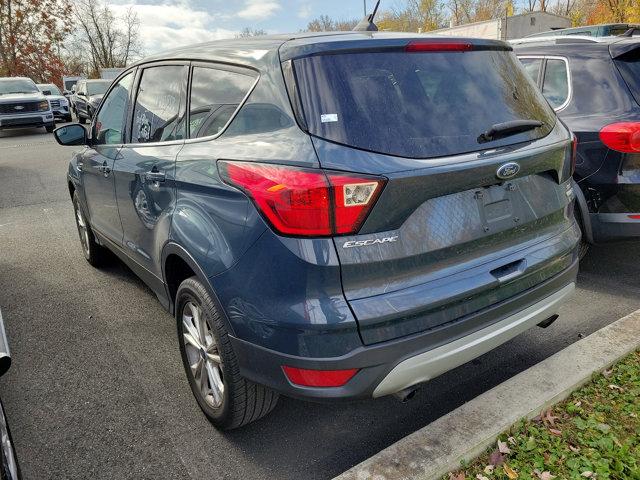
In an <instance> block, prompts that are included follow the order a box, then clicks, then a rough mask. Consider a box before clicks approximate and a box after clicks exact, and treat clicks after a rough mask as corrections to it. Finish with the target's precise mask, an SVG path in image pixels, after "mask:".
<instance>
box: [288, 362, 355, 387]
mask: <svg viewBox="0 0 640 480" xmlns="http://www.w3.org/2000/svg"><path fill="white" fill-rule="evenodd" d="M282 370H283V371H284V374H285V375H286V376H287V378H288V379H289V381H290V382H291V383H294V384H296V385H301V386H303V387H341V386H343V385H344V384H345V383H347V382H348V381H349V380H351V379H352V378H353V376H354V375H355V374H356V373H357V372H358V369H357V368H350V369H348V370H307V369H305V368H295V367H288V366H286V365H284V366H283V367H282Z"/></svg>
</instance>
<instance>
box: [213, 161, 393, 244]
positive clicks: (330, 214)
mask: <svg viewBox="0 0 640 480" xmlns="http://www.w3.org/2000/svg"><path fill="white" fill-rule="evenodd" d="M219 167H220V175H221V177H222V178H223V180H224V181H225V182H226V183H228V184H230V185H233V186H235V187H238V188H240V189H241V190H243V191H244V192H245V193H246V194H247V195H248V196H249V197H251V199H252V200H253V201H254V203H255V204H256V206H257V207H258V209H259V210H260V212H261V213H262V214H263V215H264V216H265V217H266V219H267V220H268V221H269V223H270V224H271V225H272V226H273V228H274V229H275V230H276V231H277V232H278V233H281V234H284V235H295V236H303V237H321V236H331V235H347V234H351V233H355V232H357V231H358V230H359V228H360V226H361V225H362V222H364V219H365V218H366V216H367V214H368V213H369V211H370V210H371V207H372V206H373V204H374V203H375V202H376V200H377V198H378V196H379V194H380V192H381V191H382V186H383V185H384V179H380V178H377V177H371V176H361V175H357V174H343V173H337V172H329V171H325V170H320V169H309V168H298V167H289V166H283V165H273V164H265V163H255V162H228V161H221V162H219Z"/></svg>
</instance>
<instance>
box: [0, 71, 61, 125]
mask: <svg viewBox="0 0 640 480" xmlns="http://www.w3.org/2000/svg"><path fill="white" fill-rule="evenodd" d="M26 127H44V128H45V130H46V131H47V132H49V133H50V132H53V129H54V128H55V123H54V119H53V111H52V110H51V105H50V104H49V101H48V100H47V98H46V97H45V96H44V95H43V94H42V93H41V92H40V90H38V87H37V86H36V84H35V83H34V82H33V80H31V79H30V78H26V77H4V78H0V130H4V129H7V128H26Z"/></svg>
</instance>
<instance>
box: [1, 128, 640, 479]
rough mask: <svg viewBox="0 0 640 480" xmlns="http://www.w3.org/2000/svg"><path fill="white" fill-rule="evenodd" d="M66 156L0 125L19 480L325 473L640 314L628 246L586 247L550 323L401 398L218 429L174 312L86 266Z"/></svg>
mask: <svg viewBox="0 0 640 480" xmlns="http://www.w3.org/2000/svg"><path fill="white" fill-rule="evenodd" d="M43 131H44V130H42V132H43ZM71 151H72V149H69V148H63V147H60V146H58V145H57V144H56V143H55V141H54V139H53V137H52V135H47V134H44V133H41V130H15V131H6V132H0V308H1V309H2V313H3V316H4V319H5V324H6V328H7V333H8V336H9V341H10V345H11V349H12V355H13V366H12V368H11V370H10V372H9V373H8V374H7V375H6V376H5V377H3V378H2V379H1V380H0V395H1V397H2V400H3V402H4V405H5V408H6V410H7V414H8V417H9V421H10V424H11V428H12V432H13V437H14V441H15V444H16V450H17V454H18V457H19V460H20V463H21V467H22V470H23V474H24V478H25V479H26V480H31V479H43V480H44V479H67V478H73V479H89V478H90V479H113V478H136V479H142V478H155V479H158V478H162V479H165V478H166V479H168V478H171V479H174V478H176V479H179V478H192V479H205V478H216V479H218V478H221V479H236V478H242V479H245V480H246V479H260V478H270V479H273V478H278V479H280V478H284V479H302V478H304V479H314V478H319V479H327V478H331V477H332V476H334V475H336V474H339V473H341V472H342V471H344V470H346V469H347V468H349V467H350V466H352V465H354V464H356V463H358V462H360V461H362V460H364V459H365V458H367V457H368V456H370V455H372V454H374V453H376V452H378V451H379V450H381V449H382V448H384V447H386V446H388V445H389V444H391V443H393V442H394V441H396V440H398V439H400V438H401V437H403V436H405V435H407V434H409V433H411V432H413V431H415V430H416V429H418V428H420V427H422V426H424V425H426V424H428V423H429V422H431V421H432V420H434V419H436V418H438V417H439V416H441V415H443V414H445V413H447V412H448V411H450V410H452V409H454V408H456V407H457V406H459V405H460V404H462V403H463V402H465V401H468V400H469V399H471V398H473V397H475V396H476V395H478V394H479V393H482V392H483V391H485V390H487V389H489V388H491V387H492V386H494V385H496V384H498V383H500V382H501V381H503V380H505V379H507V378H509V377H511V376H513V375H514V374H516V373H518V372H520V371H522V370H524V369H525V368H527V367H529V366H531V365H533V364H535V363H537V362H539V361H540V360H542V359H544V358H546V357H548V356H549V355H551V354H553V353H555V352H557V351H559V350H561V349H562V348H564V347H565V346H567V345H568V344H570V343H572V342H574V341H576V340H577V339H578V338H579V336H581V335H588V334H590V333H592V332H593V331H595V330H597V329H599V328H601V327H602V326H604V325H606V324H608V323H610V322H612V321H614V320H616V319H618V318H620V317H622V316H624V315H625V314H628V313H630V312H631V311H633V310H635V309H637V308H640V282H639V281H638V278H639V276H640V266H639V265H638V262H637V259H638V258H640V245H638V244H619V245H608V246H604V247H598V248H592V249H591V251H590V252H589V253H588V255H587V257H586V258H585V260H584V261H583V263H582V266H581V273H580V277H579V288H578V291H577V293H576V295H575V296H574V297H573V299H572V300H571V301H570V302H569V303H568V304H567V305H565V306H564V307H563V311H562V315H561V317H560V319H559V320H558V321H557V322H556V323H555V324H553V325H552V326H551V327H549V328H547V329H544V330H543V329H540V328H536V329H533V330H530V331H529V332H527V333H525V334H523V335H520V336H519V337H517V338H515V339H514V340H512V341H511V342H509V343H507V344H506V345H503V346H502V347H500V348H498V349H497V350H495V351H493V352H491V353H489V354H487V355H484V356H483V357H481V358H479V359H477V360H476V361H474V362H472V363H470V364H467V365H464V366H462V367H460V368H458V369H456V370H455V371H453V372H449V373H448V374H445V375H443V376H441V377H439V378H438V379H436V380H434V381H433V382H431V383H430V384H428V385H426V386H424V387H423V388H422V389H421V390H420V391H419V392H418V394H417V395H416V396H415V398H414V399H413V400H412V401H411V402H409V403H407V404H400V403H398V402H397V401H396V400H395V399H393V398H382V399H378V400H375V401H373V400H371V401H364V402H358V403H351V404H340V405H320V404H311V403H304V402H300V401H296V400H290V399H287V398H282V399H281V401H280V403H279V405H278V407H277V408H276V410H275V411H274V412H273V413H272V414H271V415H269V416H268V417H266V418H265V419H263V420H261V421H259V422H256V423H255V424H251V425H249V426H247V427H245V428H244V429H241V430H238V431H234V432H230V433H219V432H218V431H216V430H215V429H214V428H213V427H212V426H211V425H210V424H209V423H208V422H207V420H206V419H205V417H204V415H203V414H202V413H201V412H200V410H199V408H198V406H197V404H196V402H195V400H194V399H193V398H192V395H191V391H190V390H189V386H188V384H187V381H186V377H185V375H184V372H183V370H182V365H181V361H180V355H179V351H178V342H177V340H176V332H175V325H174V321H173V319H172V318H171V317H170V316H169V315H168V314H167V313H166V312H165V311H164V310H163V309H162V308H161V306H160V304H159V303H158V302H157V300H156V299H155V296H154V295H153V294H152V293H151V292H150V290H149V289H147V288H146V287H145V286H144V285H143V284H142V282H141V281H140V280H138V279H137V278H136V277H135V276H134V275H133V274H132V273H131V271H130V270H128V269H127V268H126V267H125V266H124V265H123V264H122V263H119V262H118V261H117V260H114V264H113V266H111V267H109V268H107V269H104V270H95V269H93V268H92V267H91V266H89V264H88V263H87V262H86V261H85V260H84V258H83V256H82V253H81V251H80V243H79V241H78V238H77V231H76V228H75V225H74V221H73V215H72V207H71V202H70V200H69V194H68V191H67V187H66V181H65V174H66V169H67V163H68V160H69V157H70V154H71ZM434 441H437V439H434Z"/></svg>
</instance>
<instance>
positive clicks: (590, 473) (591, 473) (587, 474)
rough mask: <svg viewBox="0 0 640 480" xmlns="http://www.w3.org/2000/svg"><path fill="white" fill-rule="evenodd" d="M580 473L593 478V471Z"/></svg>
mask: <svg viewBox="0 0 640 480" xmlns="http://www.w3.org/2000/svg"><path fill="white" fill-rule="evenodd" d="M580 475H582V476H583V477H585V478H591V477H593V472H590V471H589V470H587V471H586V472H582V473H581V474H580Z"/></svg>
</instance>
